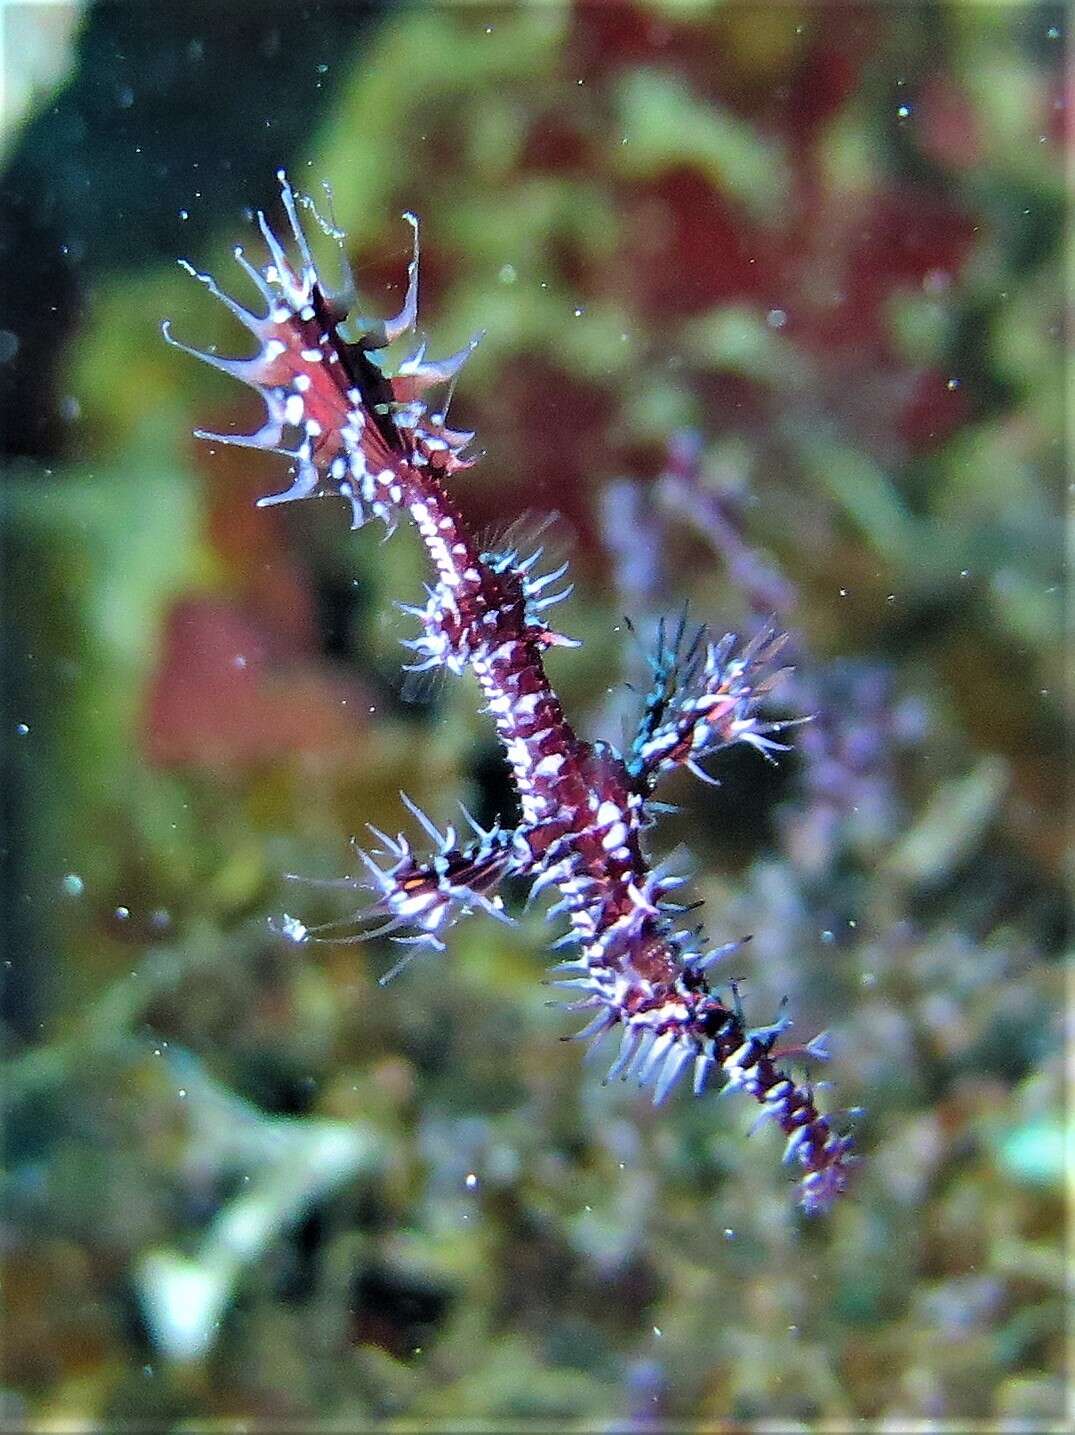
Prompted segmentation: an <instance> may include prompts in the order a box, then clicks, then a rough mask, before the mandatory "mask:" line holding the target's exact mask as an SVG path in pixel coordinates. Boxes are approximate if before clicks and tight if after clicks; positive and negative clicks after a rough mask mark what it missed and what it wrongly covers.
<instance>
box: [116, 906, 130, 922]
mask: <svg viewBox="0 0 1075 1435" xmlns="http://www.w3.org/2000/svg"><path fill="white" fill-rule="evenodd" d="M130 915H131V909H130V907H117V908H116V911H115V917H116V921H117V922H125V921H126V920H127V918H128V917H129V916H130Z"/></svg>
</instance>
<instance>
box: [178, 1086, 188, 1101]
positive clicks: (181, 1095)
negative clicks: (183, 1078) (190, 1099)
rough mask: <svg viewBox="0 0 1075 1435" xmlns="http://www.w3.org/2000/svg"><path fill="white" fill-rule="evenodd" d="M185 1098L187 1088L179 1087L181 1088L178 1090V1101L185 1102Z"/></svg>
mask: <svg viewBox="0 0 1075 1435" xmlns="http://www.w3.org/2000/svg"><path fill="white" fill-rule="evenodd" d="M186 1096H187V1088H186V1087H185V1086H181V1087H180V1088H179V1099H180V1101H185V1100H186Z"/></svg>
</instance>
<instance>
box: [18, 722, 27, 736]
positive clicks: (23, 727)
mask: <svg viewBox="0 0 1075 1435" xmlns="http://www.w3.org/2000/svg"><path fill="white" fill-rule="evenodd" d="M15 731H16V732H17V733H18V735H19V736H20V737H25V736H26V734H27V733H28V732H29V731H30V724H29V723H25V722H19V723H16V724H15Z"/></svg>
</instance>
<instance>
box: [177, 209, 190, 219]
mask: <svg viewBox="0 0 1075 1435" xmlns="http://www.w3.org/2000/svg"><path fill="white" fill-rule="evenodd" d="M179 217H180V219H189V218H190V210H189V209H181V210H180V211H179Z"/></svg>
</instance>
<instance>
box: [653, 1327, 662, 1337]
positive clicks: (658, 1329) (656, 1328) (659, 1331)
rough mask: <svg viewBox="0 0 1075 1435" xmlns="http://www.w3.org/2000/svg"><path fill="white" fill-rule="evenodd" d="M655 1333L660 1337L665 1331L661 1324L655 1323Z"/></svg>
mask: <svg viewBox="0 0 1075 1435" xmlns="http://www.w3.org/2000/svg"><path fill="white" fill-rule="evenodd" d="M653 1334H654V1335H656V1336H657V1337H660V1336H662V1335H663V1334H664V1331H663V1330H662V1329H661V1327H660V1326H659V1325H655V1326H654V1327H653Z"/></svg>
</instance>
